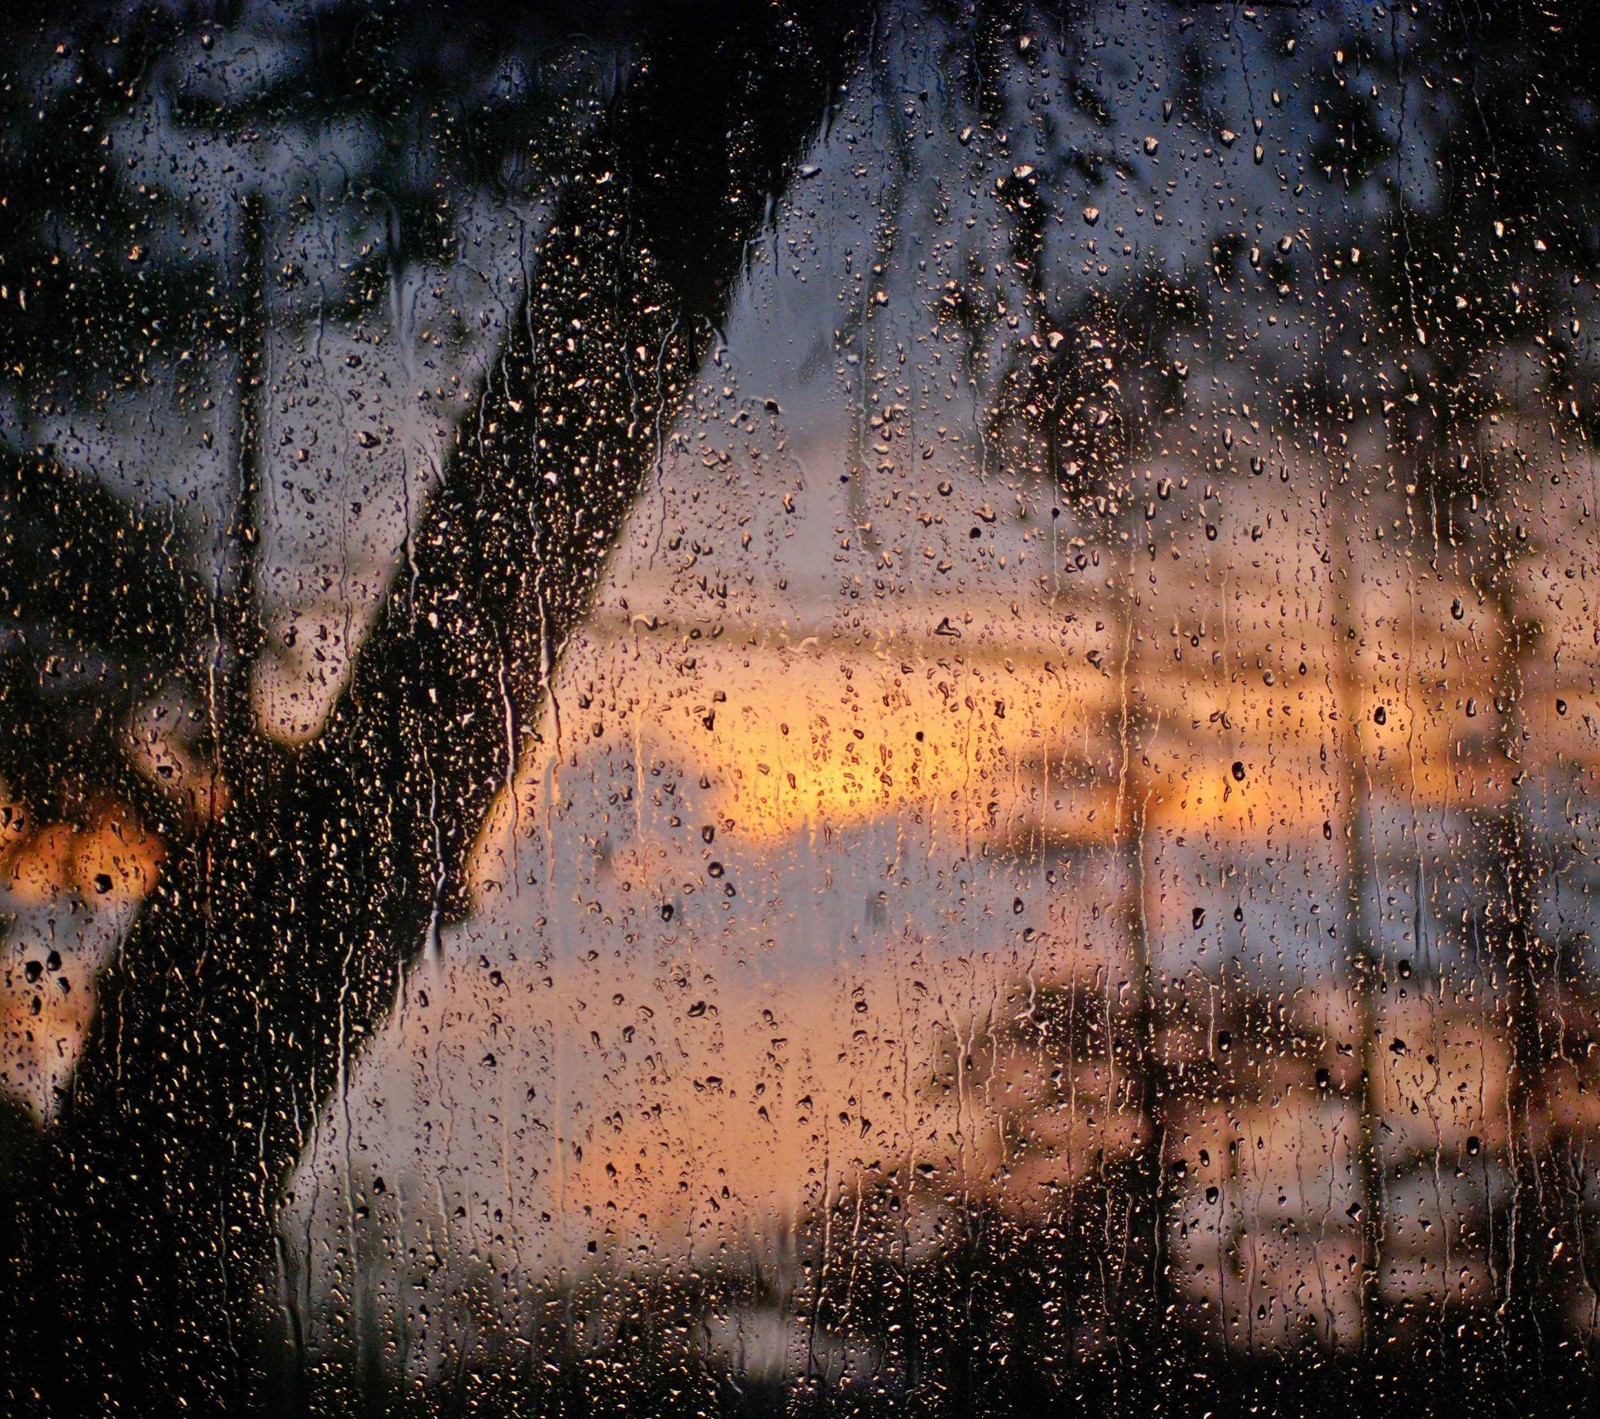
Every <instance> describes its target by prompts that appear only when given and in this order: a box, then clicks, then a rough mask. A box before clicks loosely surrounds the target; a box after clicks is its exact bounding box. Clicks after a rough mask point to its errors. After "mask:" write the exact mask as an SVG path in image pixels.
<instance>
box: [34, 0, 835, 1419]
mask: <svg viewBox="0 0 1600 1419" xmlns="http://www.w3.org/2000/svg"><path fill="white" fill-rule="evenodd" d="M847 41H848V32H847V22H846V20H845V17H844V15H843V13H842V9H841V8H835V7H832V6H816V5H812V6H808V7H806V8H805V10H804V12H803V23H802V19H801V15H800V13H798V12H795V11H792V10H790V9H788V8H787V7H766V6H760V7H757V6H750V5H744V4H740V3H736V0H718V3H714V4H679V5H668V6H664V7H662V9H661V11H660V12H659V13H658V14H656V15H655V16H654V17H653V18H652V20H651V22H650V33H648V34H646V35H644V36H642V37H641V41H640V43H639V45H638V47H637V49H636V50H635V51H634V56H635V57H634V59H633V65H632V73H631V74H630V75H629V76H628V78H627V80H626V81H625V83H624V84H623V86H622V88H621V90H620V92H619V94H618V95H617V97H615V98H614V99H612V100H611V101H610V103H609V104H608V105H607V106H606V107H605V108H604V110H603V111H600V112H598V113H597V114H590V115H587V116H586V117H588V118H590V119H595V120H596V121H595V122H594V127H593V129H592V133H593V137H592V140H591V141H590V142H588V143H587V145H586V147H585V150H584V156H583V158H582V159H581V161H580V162H579V163H578V164H577V165H576V170H575V171H573V172H572V173H571V174H570V175H569V176H568V178H567V179H566V181H565V185H564V188H563V190H562V192H561V194H560V197H559V200H558V202H557V204H556V209H555V216H554V219H553V223H552V225H551V227H550V230H549V231H548V233H547V235H546V236H545V238H544V240H543V243H542V246H541V249H540V253H539V259H538V265H537V269H536V270H535V271H534V273H533V275H532V278H531V284H530V288H529V289H528V291H527V292H526V294H525V296H524V299H523V301H522V305H521V309H520V310H519V311H518V312H517V315H516V318H515V319H514V321H513V322H512V324H511V328H510V330H509V333H508V337H507V340H506V343H505V345H504V347H503V348H502V350H501V352H500V354H499V357H498V359H497V360H496V362H495V363H494V366H493V368H492V370H491V372H490V373H489V375H488V377H487V378H486V380H485V381H484V385H483V388H482V391H481V394H480V397H479V399H478V401H477V406H476V408H475V409H474V411H473V413H472V414H471V415H470V416H469V417H468V418H467V419H466V420H465V421H464V423H463V424H462V426H461V429H460V430H459V432H458V435H457V438H456V442H455V444H454V447H453V448H452V450H451V452H450V455H449V457H448V459H447V461H446V465H445V468H444V472H443V477H442V479H441V482H440V485H439V487H438V489H437V491H436V492H435V493H434V495H433V497H432V499H431V501H430V502H429V504H428V505H427V507H426V508H425V510H424V511H423V513H422V515H421V517H420V519H419V520H418V523H417V525H416V526H415V528H414V529H413V531H412V534H411V537H410V541H409V544H408V555H407V556H406V558H405V560H404V562H403V564H402V565H401V567H400V568H399V570H398V572H397V574H396V577H395V580H394V584H393V586H392V587H391V589H390V591H389V593H388V596H387V598H386V600H385V602H384V604H383V607H382V610H381V612H380V615H379V617H378V619H377V622H376V624H375V626H374V628H373V630H372V632H371V634H370V636H369V638H368V640H367V642H366V644H365V645H364V646H363V647H362V649H361V651H360V653H359V655H358V657H357V658H356V661H355V663H354V666H353V670H352V673H351V678H350V682H349V685H348V687H347V688H346V690H345V691H344V693H343V694H342V696H341V697H340V699H339V701H338V703H337V705H336V706H335V708H334V711H333V713H332V715H331V717H330V719H329V722H328V724H327V727H326V729H325V731H324V732H323V734H322V735H321V736H320V737H319V739H318V740H317V741H316V742H315V743H314V744H312V745H310V746H308V747H307V748H306V749H304V750H303V751H301V752H300V753H298V754H297V755H295V756H294V757H293V758H292V759H290V760H289V761H288V762H287V763H286V764H285V765H284V766H283V767H282V768H281V769H280V770H278V771H277V772H275V773H274V774H273V775H272V776H271V780H270V782H267V781H263V782H262V784H261V785H259V786H257V787H255V788H254V789H253V788H252V787H251V785H250V784H249V783H246V784H245V785H244V786H243V788H242V789H241V790H240V791H239V797H238V798H237V800H236V802H235V803H234V804H233V805H232V807H231V808H230V809H229V811H228V813H227V814H226V816H225V817H224V818H223V819H222V820H221V821H220V822H219V823H218V824H217V825H215V826H214V827H213V828H211V829H210V830H208V831H207V832H205V833H204V834H203V835H202V837H201V838H200V840H199V841H198V842H197V843H196V844H195V845H194V847H193V848H192V850H190V851H188V852H186V853H185V854H184V855H183V856H182V857H181V858H180V860H178V861H176V862H174V863H173V864H172V865H171V866H170V868H169V870H168V871H167V873H166V874H165V875H164V877H163V879H162V881H161V883H160V885H159V886H158V888H157V890H156V891H155V893H154V894H153V895H152V897H151V898H150V900H149V901H148V903H147V904H146V906H145V908H144V910H143V912H142V914H141V916H140V918H139V920H138V921H137V922H136V924H135V925H134V927H133V929H132V931H131V933H130V934H129V936H128V938H127V940H126V942H125V944H124V946H123V948H122V951H121V953H120V956H119V958H118V959H117V960H116V961H115V962H114V963H113V965H112V966H110V967H109V968H108V970H107V972H106V974H105V978H104V979H103V981H102V983H101V987H100V1006H99V1014H98V1017H97V1020H96V1022H95V1024H94V1026H93V1028H92V1030H91V1032H90V1035H89V1037H88V1039H87V1040H86V1042H85V1044H84V1047H83V1051H82V1054H81V1056H80V1060H79V1063H78V1066H77V1069H76V1073H75V1076H74V1080H73V1084H72V1088H71V1091H70V1095H69V1097H68V1098H67V1100H66V1102H65V1104H64V1107H63V1110H62V1114H61V1116H60V1118H59V1120H58V1122H57V1124H56V1125H55V1126H54V1128H53V1129H52V1130H51V1133H50V1136H48V1137H47V1138H46V1139H45V1141H44V1145H43V1149H42V1159H41V1162H40V1163H39V1165H38V1166H37V1168H36V1169H35V1170H34V1175H33V1177H32V1178H31V1179H30V1180H29V1182H28V1183H27V1185H26V1186H25V1188H24V1190H23V1195H22V1197H21V1200H20V1203H19V1218H20V1225H19V1226H17V1227H15V1228H14V1230H13V1243H12V1248H11V1250H12V1256H11V1257H10V1258H9V1260H11V1261H12V1263H13V1264H12V1265H11V1267H10V1268H8V1270H9V1277H8V1283H7V1284H8V1286H9V1287H10V1288H11V1290H12V1294H11V1296H10V1297H9V1302H10V1308H11V1321H10V1324H9V1325H8V1329H9V1331H10V1334H9V1335H8V1337H7V1338H8V1341H9V1343H10V1347H11V1356H10V1364H9V1366H8V1380H7V1387H8V1388H9V1389H10V1390H11V1399H12V1404H11V1408H12V1409H13V1411H16V1410H19V1409H22V1410H25V1409H30V1408H31V1409H35V1410H41V1411H44V1412H49V1413H60V1414H69V1413H74V1414H75V1413H100V1412H111V1413H119V1414H163V1415H168V1414H177V1413H221V1412H240V1410H242V1409H247V1408H249V1407H250V1406H251V1404H252V1402H253V1398H252V1397H253V1396H256V1395H259V1393H260V1389H261V1385H260V1381H261V1377H262V1376H261V1369H260V1366H261V1360H260V1357H259V1355H258V1354H255V1353H253V1350H254V1344H253V1339H252V1335H251V1333H250V1332H251V1329H252V1317H253V1316H255V1315H256V1314H257V1313H258V1307H259V1303H260V1302H259V1298H260V1296H261V1295H262V1294H265V1293H264V1292H263V1290H262V1288H263V1286H264V1284H265V1283H266V1281H267V1273H268V1270H269V1267H270V1258H271V1248H272V1235H273V1227H274V1214H275V1210H276V1207H277V1205H278V1202H279V1199H280V1197H281V1195H282V1192H283V1190H284V1188H285V1186H286V1185H287V1183H288V1182H289V1179H290V1177H291V1175H292V1172H293V1170H294V1168H295V1165H296V1163H297V1161H298V1160H299V1158H300V1156H301V1154H302V1151H303V1150H304V1148H305V1146H306V1145H307V1143H308V1142H309V1140H310V1138H311V1136H312V1134H313V1132H314V1129H315V1125H316V1120H317V1119H318V1117H319V1115H320V1114H321V1112H322V1111H323V1109H324V1108H325V1107H326V1106H327V1104H328V1102H329V1100H330V1098H331V1096H332V1093H333V1090H334V1089H335V1087H336V1083H337V1081H338V1079H339V1078H340V1077H341V1073H342V1071H343V1069H344V1067H345V1065H346V1063H347V1062H348V1060H349V1059H350V1057H351V1056H352V1055H353V1054H354V1053H355V1052H356V1051H358V1050H360V1049H361V1048H362V1047H363V1045H364V1043H365V1042H366V1041H367V1040H368V1039H370V1038H371V1037H372V1036H373V1035H374V1034H375V1033H376V1032H377V1031H378V1030H379V1029H380V1028H381V1026H382V1023H383V1021H384V1019H385V1018H386V1016H387V1015H388V1013H389V1011H390V1009H391V1007H392V1002H393V1001H394V999H395V997H396V991H397V988H398V986H399V984H400V981H401V978H402V976H403V974H404V972H405V970H406V969H407V967H408V966H409V965H410V964H411V963H412V962H414V961H415V960H416V959H417V958H418V956H419V955H420V953H421V952H422V951H423V949H424V947H425V945H426V944H427V943H428V942H429V941H430V940H433V939H435V938H436V937H437V934H438V932H439V931H440V929H441V927H442V926H443V925H445V924H446V923H448V922H449V921H450V920H451V919H452V918H453V917H454V916H455V915H457V914H458V913H459V911H460V904H461V898H462V892H463V876H464V872H465V866H466V861H467V857H468V854H469V852H470V849H471V847H472V844H473V841H474V839H475V837H476V836H477V834H478V832H479V831H480V829H481V827H482V824H483V822H484V820H485V817H486V815H487V814H488V812H489V810H490V807H491V805H492V803H493V801H494V799H495V797H496V795H497V794H498V793H500V792H501V791H502V789H503V788H504V787H505V785H506V784H507V783H508V782H509V781H510V780H511V778H512V776H513V775H514V773H515V772H516V767H517V763H518V761H519V758H520V757H521V755H522V754H523V753H524V752H525V751H526V750H527V749H528V747H529V745H530V743H531V742H532V740H533V735H534V732H535V725H536V723H537V720H538V717H539V712H540V707H541V703H542V699H543V696H544V695H545V693H546V691H547V688H548V685H549V682H550V676H551V674H552V671H553V669H554V667H555V665H556V663H557V661H558V659H559V657H560V654H561V650H562V647H563V644H564V643H565V641H566V640H567V638H568V637H569V636H570V634H571V633H572V632H573V630H574V629H575V628H576V627H577V625H578V624H579V622H580V621H581V619H582V617H583V616H584V614H585V612H586V610H587V608H588V606H589V604H590V601H591V599H592V596H593V594H594V591H595V588H596V586H597V585H598V583H599V580H600V577H601V573H602V569H603V565H604V560H605V557H606V554H607V552H608V550H609V549H610V547H611V546H612V545H613V543H614V542H615V540H616V537H617V534H618V532H619V530H620V528H621V526H622V524H623V522H624V519H625V518H626V516H627V513H628V510H629V508H630V506H631V505H632V502H633V499H634V496H635V494H636V492H637V490H638V488H639V486H640V483H641V480H642V478H643V477H644V475H645V474H646V473H647V471H648V470H649V469H650V467H651V466H652V465H653V463H654V460H655V459H656V457H657V456H658V454H659V450H660V443H661V439H662V438H663V436H664V432H665V430H666V428H667V426H668V425H669V423H670V421H671V419H672V418H673V415H674V413H675V411H676V410H677V409H678V407H679V405H680V403H681V401H682V399H683V397H684V395H685V393H686V391H687V390H688V388H689V387H690V385H691V382H692V380H693V379H694V377H695V375H696V372H697V366H698V361H697V354H696V349H697V339H698V336H699V334H700V332H701V331H702V330H703V329H704V328H705V327H706V325H707V323H708V322H709V323H712V324H715V323H718V322H720V321H721V319H722V318H723V317H724V315H725V312H726V308H727V301H728V294H729V292H730V290H731V289H732V287H733V285H734V283H735V281H736V279H737V277H738V275H739V272H740V269H741V265H742V262H743V260H744V256H745V250H746V243H747V241H748V240H749V238H750V237H751V236H753V235H754V234H755V232H756V231H757V230H758V228H759V225H760V223H761V221H762V220H763V219H764V214H765V212H766V211H767V210H768V206H769V203H770V201H771V199H772V198H773V197H774V196H775V195H776V194H777V192H778V191H779V190H780V188H781V185H782V180H783V173H784V170H785V168H786V166H787V165H788V163H789V162H790V161H791V159H792V158H793V157H794V156H795V155H796V154H797V153H798V152H799V150H800V148H801V145H802V144H803V142H804V141H805V139H806V138H807V137H808V136H809V135H810V134H811V133H812V132H813V131H814V129H815V128H816V127H817V125H818V123H819V121H820V120H821V118H822V116H823V114H824V112H825V107H826V104H827V101H828V93H829V89H830V86H831V84H832V82H833V78H834V75H835V74H836V73H837V71H838V69H839V66H840V64H841V63H842V61H843V59H844V57H845V55H846V53H847V51H848V42H847Z"/></svg>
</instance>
